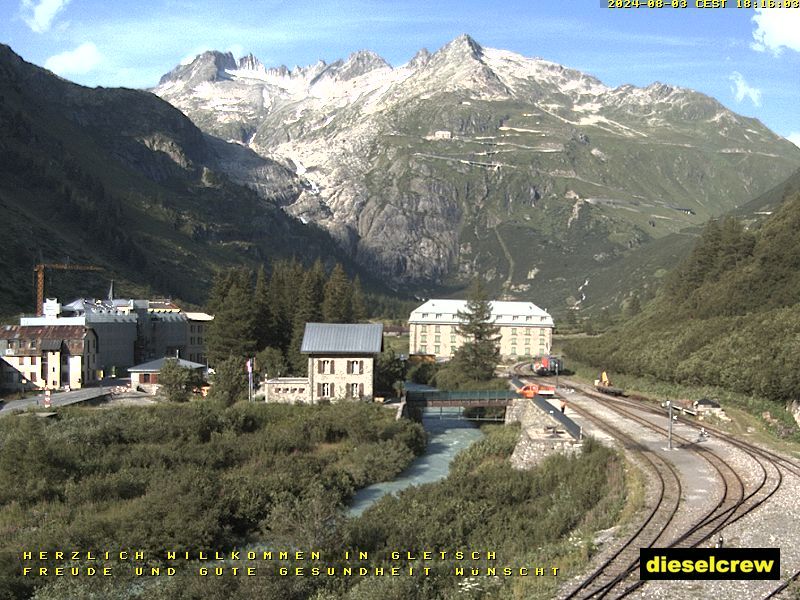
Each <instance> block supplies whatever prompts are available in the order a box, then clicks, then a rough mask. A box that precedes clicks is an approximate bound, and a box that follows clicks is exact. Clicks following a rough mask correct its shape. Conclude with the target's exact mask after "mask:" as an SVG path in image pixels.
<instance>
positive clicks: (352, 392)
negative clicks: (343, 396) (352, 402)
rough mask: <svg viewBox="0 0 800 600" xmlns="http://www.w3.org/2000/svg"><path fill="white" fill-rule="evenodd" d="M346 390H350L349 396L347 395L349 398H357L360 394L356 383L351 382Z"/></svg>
mask: <svg viewBox="0 0 800 600" xmlns="http://www.w3.org/2000/svg"><path fill="white" fill-rule="evenodd" d="M348 392H350V393H349V396H348V397H350V398H358V397H359V396H360V395H361V394H359V393H358V384H357V383H351V384H350V385H349V386H348Z"/></svg>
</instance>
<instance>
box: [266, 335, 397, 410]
mask: <svg viewBox="0 0 800 600" xmlns="http://www.w3.org/2000/svg"><path fill="white" fill-rule="evenodd" d="M382 349H383V325H381V324H380V323H376V324H375V323H369V324H349V323H306V329H305V333H304V335H303V343H302V345H301V346H300V352H302V353H303V354H306V355H308V377H279V378H276V379H268V380H267V381H265V382H263V384H262V389H263V390H264V395H265V400H266V401H267V402H284V403H294V402H306V403H309V404H318V403H319V402H320V401H326V402H339V401H350V402H353V401H371V400H372V399H373V392H374V385H375V358H376V357H377V356H378V354H380V352H381V350H382Z"/></svg>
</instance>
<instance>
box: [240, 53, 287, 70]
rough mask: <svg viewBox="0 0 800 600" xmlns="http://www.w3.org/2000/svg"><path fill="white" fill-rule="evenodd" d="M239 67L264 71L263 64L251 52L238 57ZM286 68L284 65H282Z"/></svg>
mask: <svg viewBox="0 0 800 600" xmlns="http://www.w3.org/2000/svg"><path fill="white" fill-rule="evenodd" d="M238 67H239V69H242V70H246V71H264V65H263V64H262V63H261V61H260V60H258V59H257V58H256V57H255V56H253V54H252V53H250V54H248V55H247V56H243V57H242V58H240V59H239V64H238ZM283 69H284V70H286V67H283Z"/></svg>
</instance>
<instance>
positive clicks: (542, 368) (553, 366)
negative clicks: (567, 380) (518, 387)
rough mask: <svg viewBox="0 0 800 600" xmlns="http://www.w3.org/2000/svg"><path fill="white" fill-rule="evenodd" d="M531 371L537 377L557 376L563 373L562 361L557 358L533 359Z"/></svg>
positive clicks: (542, 357)
mask: <svg viewBox="0 0 800 600" xmlns="http://www.w3.org/2000/svg"><path fill="white" fill-rule="evenodd" d="M531 369H532V370H533V372H534V373H536V374H537V375H558V374H559V373H563V372H564V361H562V360H561V359H560V358H558V357H557V356H551V355H548V356H540V357H538V358H535V359H534V361H533V363H532V364H531Z"/></svg>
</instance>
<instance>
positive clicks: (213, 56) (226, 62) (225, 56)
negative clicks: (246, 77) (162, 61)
mask: <svg viewBox="0 0 800 600" xmlns="http://www.w3.org/2000/svg"><path fill="white" fill-rule="evenodd" d="M237 67H238V65H237V64H236V59H235V58H233V54H231V53H230V52H218V51H217V50H208V51H206V52H203V53H202V54H198V55H197V56H196V57H195V58H194V60H193V61H191V62H190V63H188V64H183V65H178V66H177V67H175V68H174V69H173V70H172V71H170V72H169V73H167V74H166V75H164V76H163V77H162V78H161V80H160V81H159V82H158V85H164V84H167V83H172V82H184V83H187V84H191V86H195V85H197V84H198V83H202V82H204V81H219V80H221V79H229V77H228V75H227V73H226V72H225V71H227V70H235V69H236V68H237Z"/></svg>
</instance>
